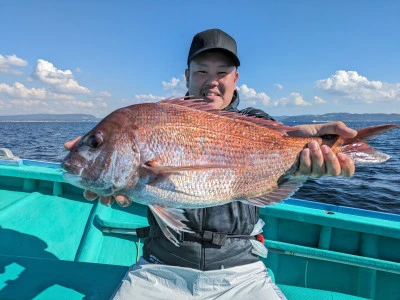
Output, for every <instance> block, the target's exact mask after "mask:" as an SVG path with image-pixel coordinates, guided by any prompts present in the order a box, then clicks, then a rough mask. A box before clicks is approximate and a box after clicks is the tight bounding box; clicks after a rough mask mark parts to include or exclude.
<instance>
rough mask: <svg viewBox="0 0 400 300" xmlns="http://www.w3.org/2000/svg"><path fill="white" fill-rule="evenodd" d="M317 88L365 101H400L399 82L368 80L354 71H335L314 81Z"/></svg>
mask: <svg viewBox="0 0 400 300" xmlns="http://www.w3.org/2000/svg"><path fill="white" fill-rule="evenodd" d="M315 86H316V87H317V88H320V89H323V90H325V91H327V92H330V93H334V94H337V95H341V96H343V97H344V98H349V99H353V100H357V101H361V102H365V103H373V102H379V101H387V100H395V101H400V83H397V84H389V83H384V82H381V81H370V80H368V79H367V78H366V77H364V76H361V75H359V74H358V73H357V72H356V71H343V70H339V71H336V73H335V74H333V75H331V76H330V77H329V78H327V79H321V80H318V81H316V82H315Z"/></svg>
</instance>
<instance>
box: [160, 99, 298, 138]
mask: <svg viewBox="0 0 400 300" xmlns="http://www.w3.org/2000/svg"><path fill="white" fill-rule="evenodd" d="M159 103H160V104H170V105H179V106H184V107H188V108H191V109H197V110H201V111H204V112H208V113H211V114H214V115H218V116H222V117H226V118H230V119H236V120H243V121H247V122H250V123H253V124H256V125H259V126H262V127H267V128H269V129H273V130H275V131H279V132H283V133H286V132H289V131H292V130H294V129H293V127H290V126H286V125H283V124H282V123H280V122H277V121H273V120H266V119H263V118H258V117H256V116H248V115H243V114H241V113H238V112H232V111H225V110H220V109H215V108H214V107H213V106H211V105H210V104H208V103H206V102H204V100H203V99H189V97H182V98H168V99H164V100H162V101H160V102H159Z"/></svg>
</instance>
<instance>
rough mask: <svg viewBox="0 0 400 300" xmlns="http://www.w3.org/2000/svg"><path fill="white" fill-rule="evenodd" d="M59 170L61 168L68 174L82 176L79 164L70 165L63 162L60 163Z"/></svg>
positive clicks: (81, 168)
mask: <svg viewBox="0 0 400 300" xmlns="http://www.w3.org/2000/svg"><path fill="white" fill-rule="evenodd" d="M61 168H63V169H64V170H65V171H66V172H67V173H69V174H71V175H72V174H73V175H76V176H80V175H81V174H82V171H83V167H82V166H81V165H79V164H72V163H70V162H67V161H63V162H62V163H61Z"/></svg>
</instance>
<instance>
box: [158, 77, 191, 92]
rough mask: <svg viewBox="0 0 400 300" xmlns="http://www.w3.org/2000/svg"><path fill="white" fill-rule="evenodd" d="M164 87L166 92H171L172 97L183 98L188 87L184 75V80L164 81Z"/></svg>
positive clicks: (173, 78)
mask: <svg viewBox="0 0 400 300" xmlns="http://www.w3.org/2000/svg"><path fill="white" fill-rule="evenodd" d="M162 87H163V89H164V90H166V91H168V92H170V95H172V96H175V97H182V96H184V95H186V92H187V87H186V79H185V75H182V79H179V78H175V77H172V79H170V81H168V82H165V81H163V82H162Z"/></svg>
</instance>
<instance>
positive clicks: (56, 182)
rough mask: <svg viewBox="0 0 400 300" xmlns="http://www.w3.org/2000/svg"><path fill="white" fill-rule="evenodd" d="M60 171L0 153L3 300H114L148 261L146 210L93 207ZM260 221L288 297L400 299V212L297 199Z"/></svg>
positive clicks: (274, 272) (267, 211) (270, 261)
mask: <svg viewBox="0 0 400 300" xmlns="http://www.w3.org/2000/svg"><path fill="white" fill-rule="evenodd" d="M2 153H3V155H2ZM62 172H63V170H62V169H61V168H60V165H59V164H56V163H49V162H41V161H33V160H24V159H20V158H18V157H14V156H13V155H12V153H11V151H9V150H7V149H2V150H1V152H0V299H68V300H73V299H108V298H109V297H110V295H112V293H113V291H114V290H115V289H116V287H117V286H118V285H119V282H120V280H121V279H122V278H123V276H124V274H125V272H126V271H127V269H128V267H129V266H130V265H132V264H134V263H135V262H136V261H137V260H138V259H139V257H140V256H141V253H142V245H143V240H141V239H139V238H138V237H137V236H136V229H137V228H141V227H145V226H147V225H148V224H147V218H146V212H147V208H146V207H145V206H142V205H139V204H133V205H131V206H130V207H128V208H121V207H119V206H117V205H113V206H111V207H106V206H103V205H101V204H100V203H99V202H98V201H93V202H89V201H86V200H85V199H84V198H83V196H82V192H83V191H82V190H81V189H79V188H77V187H74V186H71V185H69V184H67V183H66V182H65V181H64V180H63V178H62V175H61V174H62ZM261 216H262V218H263V220H264V222H265V223H266V225H265V226H264V232H263V235H264V237H265V245H266V247H267V248H268V251H269V253H268V257H267V258H266V259H263V261H264V263H265V265H266V266H267V267H268V269H269V272H270V274H271V276H272V278H273V280H274V281H275V283H276V284H277V285H278V286H279V287H280V288H281V290H282V291H283V293H284V294H285V295H286V297H287V298H288V299H318V300H321V299H322V300H323V299H341V300H343V299H377V300H379V299H382V300H383V299H385V300H387V299H400V284H399V283H400V216H399V215H394V214H386V213H379V212H373V211H368V210H361V209H354V208H349V207H341V206H335V205H328V204H322V203H315V202H310V201H306V200H300V199H293V198H290V199H287V200H286V201H284V202H283V203H279V204H276V205H273V206H270V207H267V208H264V209H262V210H261Z"/></svg>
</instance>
